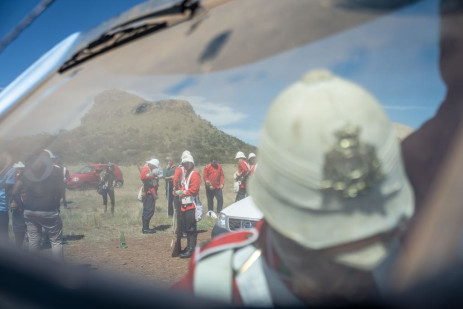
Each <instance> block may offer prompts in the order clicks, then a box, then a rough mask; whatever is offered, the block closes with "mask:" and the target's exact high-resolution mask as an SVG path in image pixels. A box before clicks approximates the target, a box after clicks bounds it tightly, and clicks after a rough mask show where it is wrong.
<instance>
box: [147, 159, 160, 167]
mask: <svg viewBox="0 0 463 309" xmlns="http://www.w3.org/2000/svg"><path fill="white" fill-rule="evenodd" d="M146 163H148V164H151V165H154V166H156V167H159V160H158V159H150V160H149V161H146Z"/></svg>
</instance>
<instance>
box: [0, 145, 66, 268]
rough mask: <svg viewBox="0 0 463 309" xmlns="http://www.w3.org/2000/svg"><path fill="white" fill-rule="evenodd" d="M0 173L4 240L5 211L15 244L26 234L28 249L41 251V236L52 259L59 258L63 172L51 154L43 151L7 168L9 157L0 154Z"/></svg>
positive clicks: (61, 252)
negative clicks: (50, 250)
mask: <svg viewBox="0 0 463 309" xmlns="http://www.w3.org/2000/svg"><path fill="white" fill-rule="evenodd" d="M0 157H1V158H0V159H1V163H2V164H1V166H2V167H3V168H2V170H1V172H0V220H1V223H0V229H1V237H2V238H3V240H7V239H8V224H9V215H8V211H11V212H12V219H13V232H14V236H15V242H16V244H17V245H18V246H21V247H22V246H23V242H24V239H25V235H26V232H27V236H28V242H29V249H31V250H33V251H37V250H39V249H40V247H41V243H42V236H43V235H44V234H46V235H47V236H48V238H49V240H50V244H51V248H52V253H53V256H54V257H55V258H57V259H62V258H63V224H62V221H61V216H60V211H59V209H60V203H61V199H63V203H65V205H66V195H65V181H66V179H65V177H66V170H65V169H64V168H63V167H61V166H59V165H57V164H56V163H55V162H54V160H56V159H57V157H56V156H54V155H53V153H52V152H51V151H49V150H47V149H44V150H43V151H41V152H40V153H38V154H36V155H34V156H32V157H31V158H29V159H28V160H27V161H26V164H25V165H24V164H22V163H21V162H18V163H15V164H14V165H11V163H12V159H11V156H10V155H9V154H7V153H2V154H1V156H0Z"/></svg>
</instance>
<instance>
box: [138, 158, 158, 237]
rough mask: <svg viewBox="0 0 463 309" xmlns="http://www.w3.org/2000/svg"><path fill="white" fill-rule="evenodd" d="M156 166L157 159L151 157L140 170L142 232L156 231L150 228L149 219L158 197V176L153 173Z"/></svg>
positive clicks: (150, 232)
mask: <svg viewBox="0 0 463 309" xmlns="http://www.w3.org/2000/svg"><path fill="white" fill-rule="evenodd" d="M157 167H159V160H157V159H153V158H152V159H150V160H149V161H146V164H145V165H144V166H143V168H142V169H141V172H140V180H141V181H142V182H143V213H142V226H143V227H142V230H141V231H142V233H143V234H153V233H156V230H155V229H154V228H152V229H150V221H151V218H152V217H153V216H154V208H155V206H156V200H157V199H158V195H157V188H156V185H157V181H158V176H157V175H156V174H155V173H154V170H155V169H156V168H157Z"/></svg>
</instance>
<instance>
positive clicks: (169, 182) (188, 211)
mask: <svg viewBox="0 0 463 309" xmlns="http://www.w3.org/2000/svg"><path fill="white" fill-rule="evenodd" d="M166 160H167V166H166V168H165V169H164V171H162V170H161V169H160V167H159V160H158V159H156V158H151V159H150V160H148V161H146V163H145V165H144V166H143V168H141V171H140V180H141V181H142V183H143V186H142V202H143V214H142V226H143V227H142V233H143V234H152V233H155V232H156V229H155V228H150V227H149V224H150V221H151V218H152V217H153V215H154V210H155V205H156V200H157V199H158V189H159V180H160V179H162V178H164V179H165V185H166V188H165V189H166V197H167V214H168V216H172V217H173V218H174V229H175V234H176V235H177V240H176V248H177V250H176V253H175V254H174V253H173V256H180V257H181V258H187V257H190V256H191V255H192V253H193V249H194V248H195V246H196V239H197V229H196V221H197V219H198V217H197V215H196V214H197V208H198V206H199V204H200V201H199V197H198V194H199V189H200V186H201V176H200V174H199V172H198V171H196V170H195V168H194V167H195V163H194V158H193V156H192V155H191V153H190V152H189V151H188V150H185V151H184V152H183V154H182V157H181V163H180V164H179V165H178V166H177V165H175V164H174V163H173V160H172V158H170V157H168V158H166ZM182 237H186V239H187V246H186V248H185V249H184V250H181V248H180V247H181V239H182Z"/></svg>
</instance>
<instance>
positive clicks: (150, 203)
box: [142, 194, 156, 221]
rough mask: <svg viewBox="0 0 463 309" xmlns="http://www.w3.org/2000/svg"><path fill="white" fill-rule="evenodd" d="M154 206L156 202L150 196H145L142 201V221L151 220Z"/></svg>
mask: <svg viewBox="0 0 463 309" xmlns="http://www.w3.org/2000/svg"><path fill="white" fill-rule="evenodd" d="M155 205H156V200H155V199H154V197H153V195H152V194H147V195H146V196H145V199H144V200H143V214H142V219H143V220H148V221H149V220H151V218H152V217H153V215H154V207H155Z"/></svg>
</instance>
